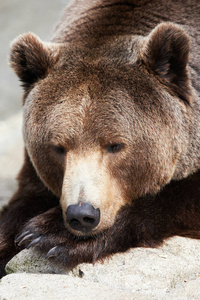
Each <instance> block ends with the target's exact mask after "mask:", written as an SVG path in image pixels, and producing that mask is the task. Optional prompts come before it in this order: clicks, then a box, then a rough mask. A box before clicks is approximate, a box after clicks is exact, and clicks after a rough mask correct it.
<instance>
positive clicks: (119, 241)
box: [0, 0, 200, 276]
mask: <svg viewBox="0 0 200 300" xmlns="http://www.w3.org/2000/svg"><path fill="white" fill-rule="evenodd" d="M199 10H200V4H199V1H195V0H194V1H189V0H188V1H181V0H180V1H179V0H178V1H170V0H169V1H167V2H166V1H165V0H161V1H160V0H139V1H138V0H137V1H135V0H132V1H114V0H96V1H81V0H78V1H74V3H73V4H72V5H71V6H70V7H69V8H67V9H66V11H65V12H64V15H63V17H62V19H61V21H60V23H59V24H58V25H57V27H56V29H55V33H54V36H53V38H52V41H51V43H44V42H42V41H41V40H40V39H39V38H38V37H37V36H35V35H34V34H31V33H29V34H25V35H22V36H20V37H18V38H17V39H16V40H15V41H14V42H13V44H12V47H11V55H10V63H11V66H12V68H13V69H14V71H15V72H16V74H17V75H18V77H19V78H20V80H21V81H22V86H23V88H24V95H23V106H24V127H23V132H24V141H25V160H24V165H23V167H22V170H21V171H20V173H19V176H18V181H19V187H18V190H17V192H16V193H15V194H14V196H13V197H12V199H11V200H10V202H9V204H8V205H7V206H6V207H5V208H4V209H3V211H2V213H1V217H0V275H1V276H3V275H4V267H5V264H6V263H7V262H8V260H9V259H10V258H11V257H12V256H13V255H15V254H16V253H17V252H18V251H20V249H22V248H24V247H34V248H35V249H37V250H38V251H41V252H43V253H45V254H46V257H47V258H49V259H54V260H55V261H56V262H57V263H61V264H65V265H66V266H68V267H74V266H75V265H77V264H79V263H81V262H93V263H94V262H95V261H96V260H98V259H103V258H105V257H107V256H109V255H112V254H114V253H116V252H123V251H126V250H128V249H129V248H130V247H137V246H144V247H149V246H150V247H155V246H158V245H160V244H161V243H162V242H163V240H164V239H166V238H169V237H171V236H173V235H182V236H189V237H192V238H200V201H199V198H200V188H199V181H200V171H199V168H200V134H199V132H200V99H199V91H200V85H199V75H200V69H199V68H200V59H199V53H200V49H199V42H198V41H199V32H200V28H199V27H200V26H199V25H200V22H199ZM160 23H161V24H160ZM174 23H177V24H180V25H181V26H179V25H177V24H174ZM80 202H81V203H82V202H86V203H90V204H91V205H92V206H93V207H94V208H98V209H99V210H100V215H101V218H100V222H99V224H98V225H97V226H96V227H95V228H94V229H92V230H91V232H87V234H84V233H82V232H78V231H76V230H74V229H72V228H70V226H69V224H68V223H67V222H66V216H65V214H66V210H67V208H68V207H69V205H71V204H78V203H80Z"/></svg>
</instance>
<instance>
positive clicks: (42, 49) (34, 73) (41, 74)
mask: <svg viewBox="0 0 200 300" xmlns="http://www.w3.org/2000/svg"><path fill="white" fill-rule="evenodd" d="M58 54H59V47H58V46H57V45H55V44H47V43H46V44H45V43H43V42H42V41H41V40H40V39H39V38H38V37H37V36H36V35H34V34H33V33H27V34H24V35H21V36H19V37H18V38H17V39H16V40H14V42H13V43H12V45H11V53H10V65H11V67H12V68H13V69H14V71H15V73H16V74H17V75H18V77H19V79H20V80H21V82H22V86H23V87H24V89H25V91H27V90H28V89H29V88H30V86H31V85H32V84H33V83H35V82H37V81H38V80H39V79H42V78H45V77H46V76H47V74H48V72H49V70H50V69H51V68H52V66H53V65H54V64H55V63H56V61H57V59H58Z"/></svg>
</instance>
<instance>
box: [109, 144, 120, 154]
mask: <svg viewBox="0 0 200 300" xmlns="http://www.w3.org/2000/svg"><path fill="white" fill-rule="evenodd" d="M123 148H124V144H123V143H121V144H117V143H114V144H110V145H108V146H106V151H107V152H109V153H117V152H120V151H121V150H122V149H123Z"/></svg>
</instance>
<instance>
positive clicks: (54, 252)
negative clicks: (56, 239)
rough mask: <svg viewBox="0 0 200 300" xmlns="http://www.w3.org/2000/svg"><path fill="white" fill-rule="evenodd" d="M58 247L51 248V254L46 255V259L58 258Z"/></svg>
mask: <svg viewBox="0 0 200 300" xmlns="http://www.w3.org/2000/svg"><path fill="white" fill-rule="evenodd" d="M57 247H58V246H55V247H53V248H51V249H50V250H49V252H48V253H47V254H46V256H45V258H47V259H48V258H50V257H54V256H56V249H57Z"/></svg>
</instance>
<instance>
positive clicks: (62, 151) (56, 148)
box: [53, 145, 66, 155]
mask: <svg viewBox="0 0 200 300" xmlns="http://www.w3.org/2000/svg"><path fill="white" fill-rule="evenodd" d="M53 150H54V152H56V154H58V155H64V154H66V150H65V148H64V147H62V146H57V145H56V146H55V145H53Z"/></svg>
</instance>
